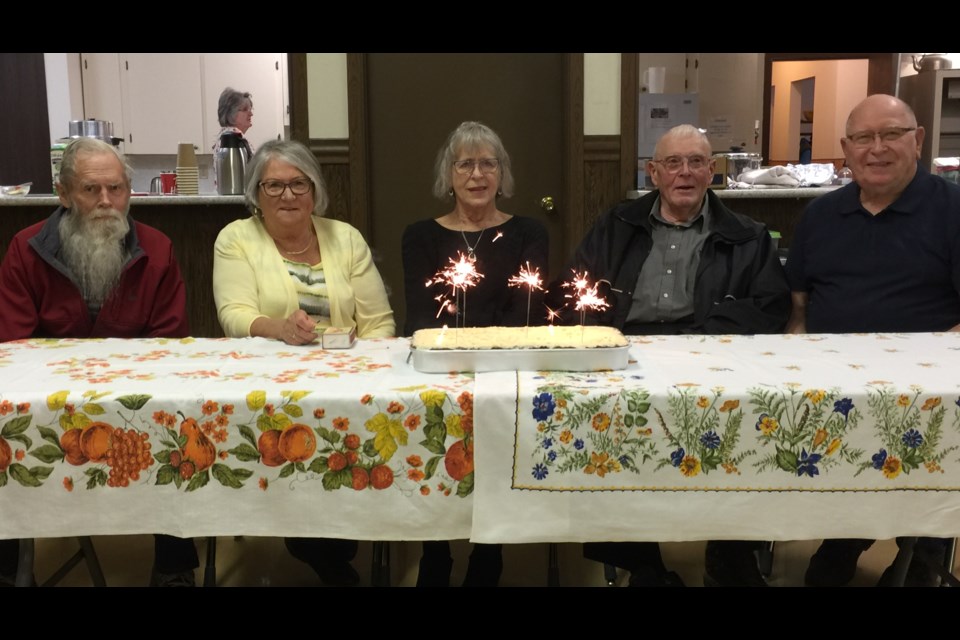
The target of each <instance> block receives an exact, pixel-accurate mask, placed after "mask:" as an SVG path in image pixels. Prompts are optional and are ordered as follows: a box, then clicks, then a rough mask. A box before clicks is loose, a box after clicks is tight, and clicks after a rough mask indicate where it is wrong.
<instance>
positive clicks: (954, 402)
mask: <svg viewBox="0 0 960 640" xmlns="http://www.w3.org/2000/svg"><path fill="white" fill-rule="evenodd" d="M953 404H955V405H957V406H958V407H960V398H957V399H956V400H954V401H953Z"/></svg>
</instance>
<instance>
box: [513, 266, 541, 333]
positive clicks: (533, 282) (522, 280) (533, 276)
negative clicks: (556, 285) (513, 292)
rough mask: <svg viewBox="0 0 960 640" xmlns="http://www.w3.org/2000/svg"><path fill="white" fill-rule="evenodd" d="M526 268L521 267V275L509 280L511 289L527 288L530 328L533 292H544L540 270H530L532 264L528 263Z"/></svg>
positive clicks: (528, 324) (528, 323)
mask: <svg viewBox="0 0 960 640" xmlns="http://www.w3.org/2000/svg"><path fill="white" fill-rule="evenodd" d="M526 265H527V266H526V267H520V273H518V274H517V275H515V276H513V277H512V278H510V279H509V280H507V284H508V285H510V286H511V287H523V286H526V287H527V326H528V327H529V326H530V297H531V296H532V295H533V290H534V289H537V290H542V289H543V287H542V286H541V285H542V284H543V280H542V279H541V278H540V269H533V270H532V271H531V270H530V262H529V261H527V263H526Z"/></svg>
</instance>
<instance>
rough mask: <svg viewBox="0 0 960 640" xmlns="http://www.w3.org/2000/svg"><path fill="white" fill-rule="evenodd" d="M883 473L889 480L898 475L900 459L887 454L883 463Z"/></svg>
mask: <svg viewBox="0 0 960 640" xmlns="http://www.w3.org/2000/svg"><path fill="white" fill-rule="evenodd" d="M883 475H885V476H887V477H888V478H890V479H891V480H893V479H894V478H896V477H897V476H898V475H900V460H899V459H898V458H894V457H893V456H889V457H888V458H887V460H886V461H885V462H884V463H883Z"/></svg>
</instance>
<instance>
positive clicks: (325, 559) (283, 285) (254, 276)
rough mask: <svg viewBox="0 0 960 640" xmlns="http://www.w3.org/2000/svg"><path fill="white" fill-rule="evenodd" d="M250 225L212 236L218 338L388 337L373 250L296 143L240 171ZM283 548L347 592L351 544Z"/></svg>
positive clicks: (308, 542) (295, 543)
mask: <svg viewBox="0 0 960 640" xmlns="http://www.w3.org/2000/svg"><path fill="white" fill-rule="evenodd" d="M245 196H246V200H247V205H248V206H249V207H250V210H251V211H252V212H253V215H252V216H251V217H250V218H247V219H244V220H237V221H235V222H232V223H230V224H228V225H227V226H226V227H224V228H223V230H222V231H221V232H220V234H219V235H218V236H217V241H216V244H215V246H214V258H213V298H214V301H215V302H216V305H217V313H218V315H219V317H220V324H221V326H222V327H223V331H224V333H225V334H226V335H227V336H228V337H231V338H242V337H248V336H260V337H264V338H272V339H274V340H280V341H283V342H285V343H287V344H289V345H305V344H310V343H312V342H314V341H315V340H316V339H317V336H318V331H322V329H323V327H330V326H335V327H356V329H357V336H358V337H360V338H385V337H392V336H393V334H394V322H393V311H391V309H390V305H389V303H388V302H387V293H386V291H385V289H384V286H383V281H382V280H381V279H380V274H379V272H378V271H377V268H376V267H375V266H374V264H373V260H372V258H371V255H370V248H369V247H368V246H367V243H366V242H365V241H364V240H363V236H361V235H360V232H359V231H357V230H356V229H354V228H353V227H351V226H350V225H348V224H347V223H345V222H340V221H338V220H331V219H329V218H323V217H321V216H322V215H323V213H324V211H325V210H326V207H327V201H328V200H327V193H326V189H325V188H324V183H323V178H322V177H321V175H320V167H319V165H318V164H317V161H316V160H315V159H314V157H313V154H312V153H310V151H309V150H308V149H307V148H306V147H305V146H303V145H302V144H300V143H299V142H292V141H280V140H272V141H270V142H267V143H266V144H264V145H263V146H262V147H261V148H260V150H259V151H257V153H256V155H254V156H253V160H252V161H251V162H250V166H249V168H248V172H247V181H246V193H245ZM286 544H287V549H289V550H290V553H292V554H293V556H294V557H295V558H297V559H299V560H302V561H303V562H306V563H307V564H309V565H310V566H311V567H312V568H313V569H314V570H315V571H316V572H317V575H319V577H320V579H321V580H322V581H323V582H324V584H327V585H331V586H353V585H355V584H357V582H358V581H359V579H360V576H359V575H358V574H357V572H356V570H355V569H354V568H353V567H352V566H351V565H350V561H351V560H352V559H353V557H354V556H355V555H356V552H357V542H356V541H355V540H333V539H308V538H287V539H286Z"/></svg>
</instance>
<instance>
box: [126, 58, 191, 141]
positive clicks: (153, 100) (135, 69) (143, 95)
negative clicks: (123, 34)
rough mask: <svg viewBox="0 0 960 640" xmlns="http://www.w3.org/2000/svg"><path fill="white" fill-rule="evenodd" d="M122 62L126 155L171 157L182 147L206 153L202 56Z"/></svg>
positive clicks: (137, 59)
mask: <svg viewBox="0 0 960 640" xmlns="http://www.w3.org/2000/svg"><path fill="white" fill-rule="evenodd" d="M120 56H121V74H120V78H121V96H122V98H121V99H122V101H123V124H124V128H125V130H124V151H125V152H126V153H131V154H172V153H176V152H177V145H178V144H179V143H181V142H192V143H193V144H195V145H198V146H201V147H202V146H203V145H202V142H203V122H202V115H201V114H202V113H203V111H202V101H201V95H202V94H201V86H200V54H197V53H160V54H158V53H123V54H120Z"/></svg>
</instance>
